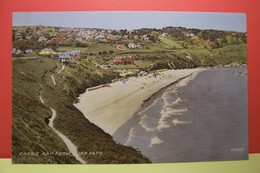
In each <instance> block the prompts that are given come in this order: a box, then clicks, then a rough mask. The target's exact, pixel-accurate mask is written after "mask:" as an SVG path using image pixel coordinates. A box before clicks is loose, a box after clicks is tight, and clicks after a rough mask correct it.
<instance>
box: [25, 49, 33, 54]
mask: <svg viewBox="0 0 260 173" xmlns="http://www.w3.org/2000/svg"><path fill="white" fill-rule="evenodd" d="M25 53H27V54H30V53H33V50H32V49H26V50H25Z"/></svg>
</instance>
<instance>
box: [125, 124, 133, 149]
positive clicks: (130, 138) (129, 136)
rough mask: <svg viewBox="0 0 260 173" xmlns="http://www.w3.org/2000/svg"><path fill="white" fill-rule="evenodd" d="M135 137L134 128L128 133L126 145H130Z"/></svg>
mask: <svg viewBox="0 0 260 173" xmlns="http://www.w3.org/2000/svg"><path fill="white" fill-rule="evenodd" d="M133 137H134V128H133V127H132V128H131V129H130V131H129V133H128V138H127V140H126V142H125V144H124V145H129V144H130V142H131V141H132V139H133Z"/></svg>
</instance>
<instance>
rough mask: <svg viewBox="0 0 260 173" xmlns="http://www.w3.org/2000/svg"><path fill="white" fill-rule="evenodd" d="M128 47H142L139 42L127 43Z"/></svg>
mask: <svg viewBox="0 0 260 173" xmlns="http://www.w3.org/2000/svg"><path fill="white" fill-rule="evenodd" d="M128 48H129V49H137V48H138V49H139V48H142V46H141V45H140V44H135V43H129V44H128Z"/></svg>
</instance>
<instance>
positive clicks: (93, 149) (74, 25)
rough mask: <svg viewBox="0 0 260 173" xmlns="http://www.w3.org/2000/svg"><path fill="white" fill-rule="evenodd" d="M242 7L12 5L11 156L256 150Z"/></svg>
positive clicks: (221, 156)
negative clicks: (57, 8)
mask: <svg viewBox="0 0 260 173" xmlns="http://www.w3.org/2000/svg"><path fill="white" fill-rule="evenodd" d="M246 43H247V31H246V15H245V14H242V13H212V12H211V13H203V12H196V13H195V12H155V11H152V12H148V11H147V12H141V11H140V12H139V11H135V12H127V11H118V12H113V11H110V12H103V11H99V12H98V11H96V12H15V13H13V28H12V82H13V88H12V100H13V102H12V112H13V114H12V162H13V163H14V164H141V163H176V162H199V161H225V160H246V159H248V102H247V101H248V100H247V50H246Z"/></svg>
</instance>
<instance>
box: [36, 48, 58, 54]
mask: <svg viewBox="0 0 260 173" xmlns="http://www.w3.org/2000/svg"><path fill="white" fill-rule="evenodd" d="M55 54H56V52H55V51H54V50H53V49H51V48H45V49H43V50H41V51H40V52H39V55H55Z"/></svg>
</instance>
